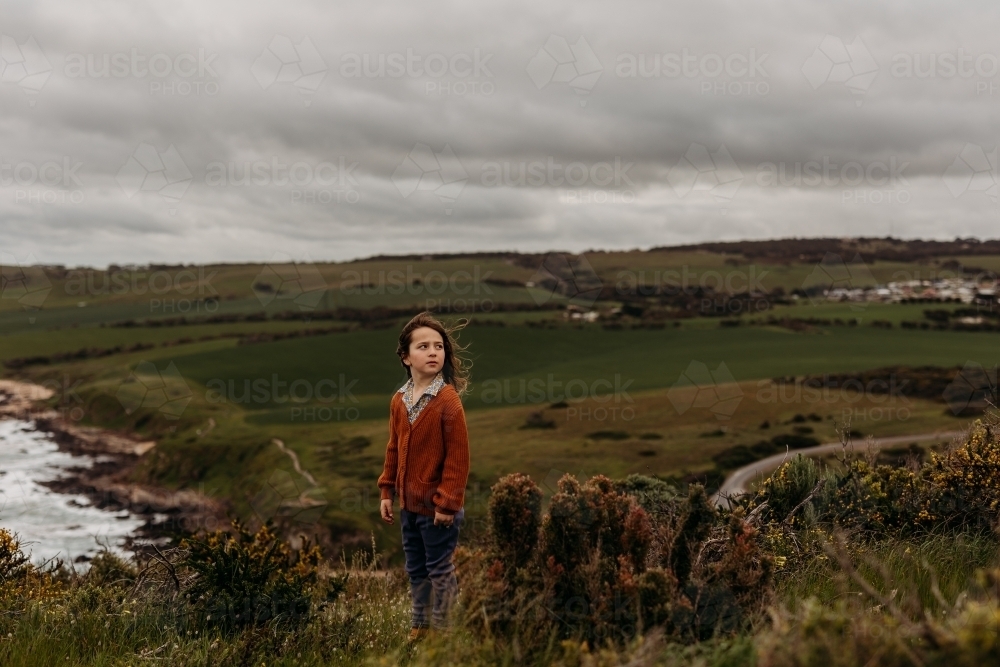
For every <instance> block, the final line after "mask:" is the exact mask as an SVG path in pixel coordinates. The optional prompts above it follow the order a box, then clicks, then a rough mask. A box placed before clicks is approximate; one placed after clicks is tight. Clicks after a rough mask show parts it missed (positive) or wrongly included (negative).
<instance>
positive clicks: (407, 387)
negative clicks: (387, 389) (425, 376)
mask: <svg viewBox="0 0 1000 667" xmlns="http://www.w3.org/2000/svg"><path fill="white" fill-rule="evenodd" d="M443 386H444V372H443V371H438V372H437V375H435V376H434V379H433V380H431V383H430V385H428V386H427V389H424V394H430V395H431V396H437V394H438V392H439V391H441V387H443ZM407 391H409V392H410V394H411V395H412V394H413V377H412V376H411V377H410V378H409V379H408V380H407V381H406V382H405V383H403V386H402V387H400V388H399V389H398V390H397V392H396V393H399V394H403V395H404V396H406V392H407ZM421 395H423V394H421Z"/></svg>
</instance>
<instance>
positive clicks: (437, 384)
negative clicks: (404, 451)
mask: <svg viewBox="0 0 1000 667" xmlns="http://www.w3.org/2000/svg"><path fill="white" fill-rule="evenodd" d="M443 386H444V375H443V374H442V372H441V371H438V374H437V375H435V376H434V379H433V380H431V383H430V385H428V387H427V389H424V393H423V394H421V395H420V398H418V399H417V400H416V401H414V400H413V378H412V377H411V378H410V379H409V380H407V381H406V384H404V385H403V386H402V387H400V388H399V393H400V394H402V395H403V405H405V406H406V416H407V417H408V418H409V420H410V423H411V424H412V423H413V422H414V421H415V420H416V419H417V417H418V416H419V415H420V411H421V410H423V409H424V406H425V405H427V404H428V403H429V402H430V400H431V399H432V398H434V397H435V396H437V393H438V392H439V391H441V387H443Z"/></svg>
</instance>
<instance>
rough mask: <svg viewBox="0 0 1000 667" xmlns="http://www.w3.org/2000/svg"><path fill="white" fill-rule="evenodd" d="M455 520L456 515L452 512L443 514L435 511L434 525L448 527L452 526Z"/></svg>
mask: <svg viewBox="0 0 1000 667" xmlns="http://www.w3.org/2000/svg"><path fill="white" fill-rule="evenodd" d="M454 522H455V517H454V516H452V515H451V514H442V513H441V512H438V511H435V512H434V525H435V526H444V527H446V528H448V527H451V524H452V523H454Z"/></svg>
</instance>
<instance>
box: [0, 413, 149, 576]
mask: <svg viewBox="0 0 1000 667" xmlns="http://www.w3.org/2000/svg"><path fill="white" fill-rule="evenodd" d="M93 462H94V459H92V458H89V457H84V456H73V455H71V454H67V453H65V452H60V451H59V448H58V447H57V446H56V444H55V443H54V442H52V440H50V439H49V438H48V436H47V435H46V434H45V433H40V432H38V431H35V430H33V426H32V424H31V423H30V422H24V421H19V420H0V527H2V528H6V529H7V530H10V531H12V532H16V533H17V534H18V535H19V536H20V539H21V542H22V545H23V549H24V551H25V553H29V552H30V554H31V560H32V561H34V562H36V563H37V562H42V561H45V560H47V559H49V558H53V557H55V556H58V557H60V558H62V559H63V560H65V561H67V562H73V561H74V559H76V558H77V557H78V556H81V555H82V556H93V555H94V554H96V553H97V552H98V551H100V550H101V549H102V547H103V546H104V545H106V546H107V547H108V548H109V549H111V550H112V551H114V552H116V553H119V554H122V553H124V551H123V548H122V547H123V545H124V542H125V539H126V538H127V537H128V536H129V535H131V534H133V533H134V532H135V531H136V530H137V529H138V528H139V527H140V526H141V525H142V523H143V522H142V521H141V520H139V519H138V518H136V517H135V516H133V515H131V514H129V513H128V512H125V511H122V512H109V511H106V510H101V509H98V508H96V507H94V506H93V505H92V504H91V502H90V500H89V499H88V498H87V497H86V496H82V495H73V494H65V493H56V492H54V491H51V490H50V489H48V488H46V487H44V486H42V484H41V482H46V481H51V480H54V479H58V478H59V477H61V476H62V475H63V474H65V471H66V469H68V468H78V467H85V466H89V465H92V464H93ZM78 567H79V566H78Z"/></svg>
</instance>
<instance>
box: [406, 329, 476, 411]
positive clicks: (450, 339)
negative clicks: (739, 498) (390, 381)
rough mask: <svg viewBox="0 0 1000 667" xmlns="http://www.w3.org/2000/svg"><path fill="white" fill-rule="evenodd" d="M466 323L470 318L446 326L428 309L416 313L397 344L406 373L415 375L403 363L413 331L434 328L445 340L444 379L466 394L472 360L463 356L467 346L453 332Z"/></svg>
mask: <svg viewBox="0 0 1000 667" xmlns="http://www.w3.org/2000/svg"><path fill="white" fill-rule="evenodd" d="M466 324H468V320H466V321H463V322H462V323H461V324H457V325H455V326H453V327H446V326H445V325H444V324H442V323H441V322H440V321H439V320H438V319H437V318H436V317H434V316H433V315H432V314H431V313H430V312H429V311H426V310H425V311H424V312H422V313H419V314H418V315H415V316H414V317H413V319H411V320H410V321H409V322H407V323H406V326H404V327H403V330H402V331H401V332H399V344H398V345H397V346H396V356H398V357H399V363H400V364H402V366H403V368H405V369H406V374H407V375H408V376H409V377H413V374H412V373H411V372H410V367H409V366H407V365H406V364H405V363H403V357H405V356H406V355H407V354H409V351H410V340H411V339H412V338H413V332H414V331H415V330H416V329H419V328H420V327H428V328H430V329H434V331H437V332H438V333H439V334H441V340H442V341H444V364H443V366H444V367H443V368H442V369H441V372H442V373H443V374H444V381H445V382H447V383H448V384H450V385H451V386H453V387H454V388H455V391H457V392H458V393H459V395H462V394H464V393H465V392H466V390H467V389H468V387H469V379H470V376H469V370H470V369H471V368H472V362H471V361H469V360H468V359H466V358H464V357H462V356H461V355H462V353H463V352H465V348H464V347H462V346H461V345H459V344H458V341H457V339H456V338H455V336H454V335H453V334H454V332H456V331H460V330H461V329H464V328H465V325H466Z"/></svg>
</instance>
